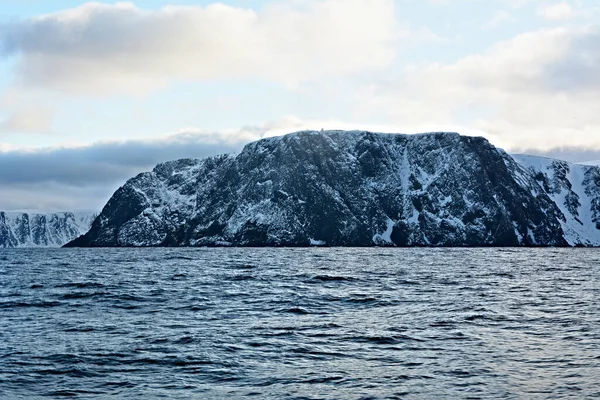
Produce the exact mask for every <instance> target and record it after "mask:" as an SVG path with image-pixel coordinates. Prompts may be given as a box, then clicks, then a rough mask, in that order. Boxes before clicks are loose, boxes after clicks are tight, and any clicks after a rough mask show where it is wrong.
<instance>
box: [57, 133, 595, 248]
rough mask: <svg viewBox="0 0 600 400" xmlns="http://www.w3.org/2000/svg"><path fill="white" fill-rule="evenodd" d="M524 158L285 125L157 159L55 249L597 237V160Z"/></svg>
mask: <svg viewBox="0 0 600 400" xmlns="http://www.w3.org/2000/svg"><path fill="white" fill-rule="evenodd" d="M538 159H539V158H536V157H524V156H517V157H516V158H513V157H512V156H510V155H508V154H506V153H505V152H503V151H502V150H499V149H496V148H495V147H494V146H493V145H491V144H490V143H489V142H488V141H487V140H486V139H484V138H480V137H468V136H461V135H459V134H457V133H428V134H420V135H400V134H380V133H372V132H364V131H325V132H316V131H303V132H297V133H293V134H289V135H285V136H281V137H275V138H269V139H263V140H259V141H256V142H253V143H250V144H248V145H246V146H245V147H244V149H243V150H242V151H241V152H240V153H239V154H237V155H222V156H217V157H209V158H205V159H184V160H177V161H172V162H168V163H163V164H159V165H157V166H156V167H155V168H154V170H153V171H151V172H147V173H142V174H139V175H138V176H136V177H134V178H132V179H130V180H129V181H128V182H127V183H126V184H125V185H124V186H122V187H121V188H119V189H118V190H117V191H116V192H115V194H114V195H113V196H112V198H111V199H110V200H109V202H108V203H107V204H106V206H105V207H104V209H103V210H102V212H101V213H100V215H99V216H98V218H96V220H95V221H94V222H93V225H92V228H91V229H90V231H89V232H88V233H86V234H85V235H83V236H82V237H80V238H78V239H76V240H74V241H72V242H71V243H69V244H68V245H69V246H203V245H209V246H215V245H216V246H218V245H234V246H308V245H315V244H326V245H332V246H373V245H381V246H535V245H539V246H568V245H600V240H598V238H599V237H598V232H600V231H598V229H597V227H596V224H597V223H598V221H599V219H598V218H599V215H598V214H599V211H598V210H599V208H598V207H600V196H599V195H598V185H599V184H600V181H599V179H600V178H598V177H599V176H600V173H599V171H600V169H598V168H597V167H584V166H574V165H572V164H568V163H566V164H565V165H563V164H560V165H562V167H560V168H559V167H556V166H555V164H553V162H552V161H550V162H549V163H542V162H537V161H536V160H538ZM556 165H558V164H556ZM557 168H558V170H557ZM567 170H568V172H567ZM556 171H559V173H557V172H556ZM563 175H564V177H563ZM579 181H581V182H579ZM569 184H570V189H568V190H567V189H564V187H566V188H569ZM571 192H573V194H571ZM565 204H566V205H565ZM588 208H589V209H588ZM583 219H585V221H584V220H583ZM575 224H577V225H575ZM597 231H598V232H597Z"/></svg>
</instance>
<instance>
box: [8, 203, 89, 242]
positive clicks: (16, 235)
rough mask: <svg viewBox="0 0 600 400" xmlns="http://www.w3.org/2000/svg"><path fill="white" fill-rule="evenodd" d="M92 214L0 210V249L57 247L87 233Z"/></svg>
mask: <svg viewBox="0 0 600 400" xmlns="http://www.w3.org/2000/svg"><path fill="white" fill-rule="evenodd" d="M95 217H96V214H95V213H86V212H79V213H71V212H61V213H49V214H39V213H25V212H4V211H0V248H7V247H60V246H62V245H64V244H65V243H67V242H69V241H70V240H73V239H75V238H76V237H78V236H79V235H81V234H83V233H85V232H87V231H88V230H89V228H90V225H91V223H92V221H93V219H94V218H95Z"/></svg>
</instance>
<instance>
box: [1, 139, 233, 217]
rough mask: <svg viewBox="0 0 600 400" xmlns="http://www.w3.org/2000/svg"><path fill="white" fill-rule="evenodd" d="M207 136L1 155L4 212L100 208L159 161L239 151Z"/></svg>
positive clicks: (130, 141)
mask: <svg viewBox="0 0 600 400" xmlns="http://www.w3.org/2000/svg"><path fill="white" fill-rule="evenodd" d="M242 144H243V142H233V143H230V142H225V141H213V140H212V139H210V138H209V140H207V136H206V135H204V134H199V135H194V134H180V135H174V136H171V137H169V138H167V139H164V140H156V141H152V142H149V141H141V140H129V141H125V142H113V143H110V142H109V143H98V144H95V145H92V146H88V147H80V148H58V149H45V150H35V151H10V152H2V153H0V210H27V209H35V210H43V211H64V210H73V209H86V210H89V209H91V210H98V209H100V208H101V207H102V206H103V205H104V202H105V201H106V200H107V199H108V198H109V197H110V195H111V194H112V192H113V191H114V190H115V189H117V188H118V187H119V186H120V185H121V184H123V183H124V182H125V181H126V180H127V179H129V178H131V177H132V176H134V175H136V174H137V173H139V172H143V171H146V170H148V169H151V168H152V167H154V165H156V164H157V163H159V162H163V161H169V160H174V159H179V158H201V157H206V156H210V155H216V154H223V153H231V152H236V151H238V150H239V149H240V148H241V146H242Z"/></svg>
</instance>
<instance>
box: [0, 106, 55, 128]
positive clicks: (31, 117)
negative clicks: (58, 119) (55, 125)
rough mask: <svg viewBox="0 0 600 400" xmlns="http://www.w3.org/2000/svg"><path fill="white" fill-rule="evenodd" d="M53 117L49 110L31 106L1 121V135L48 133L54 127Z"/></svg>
mask: <svg viewBox="0 0 600 400" xmlns="http://www.w3.org/2000/svg"><path fill="white" fill-rule="evenodd" d="M52 116H53V115H52V111H51V110H49V109H48V108H42V107H36V106H29V107H26V108H22V109H19V110H17V111H16V112H14V113H13V114H11V115H10V116H8V117H7V118H5V119H4V120H2V119H0V134H2V133H3V132H9V133H44V132H47V131H49V129H50V127H51V126H52Z"/></svg>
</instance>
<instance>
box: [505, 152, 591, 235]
mask: <svg viewBox="0 0 600 400" xmlns="http://www.w3.org/2000/svg"><path fill="white" fill-rule="evenodd" d="M513 158H514V159H515V160H516V161H517V162H518V163H519V164H521V165H522V166H524V167H525V168H527V169H528V170H529V171H530V172H531V174H532V175H533V176H534V178H535V179H536V181H537V182H538V183H539V184H540V187H542V188H543V189H544V191H545V193H546V194H547V195H548V196H549V197H550V198H551V199H552V200H553V201H554V202H555V204H556V205H557V206H558V208H560V210H561V212H562V214H563V215H564V219H561V221H560V222H561V225H562V227H563V230H564V232H565V238H566V239H567V241H568V242H569V244H571V245H577V244H583V245H590V246H600V168H599V167H597V166H590V165H580V164H572V163H569V162H566V161H560V160H554V159H550V158H544V157H536V156H529V155H513Z"/></svg>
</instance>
